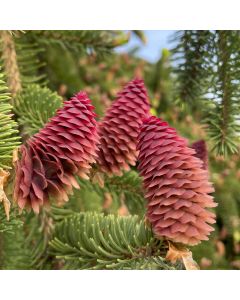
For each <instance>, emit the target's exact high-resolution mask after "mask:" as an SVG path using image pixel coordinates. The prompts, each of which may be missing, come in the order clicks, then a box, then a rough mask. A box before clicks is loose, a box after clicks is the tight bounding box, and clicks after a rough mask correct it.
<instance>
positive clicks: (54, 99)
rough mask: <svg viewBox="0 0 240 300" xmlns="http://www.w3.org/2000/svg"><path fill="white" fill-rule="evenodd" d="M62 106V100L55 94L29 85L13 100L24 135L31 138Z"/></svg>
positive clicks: (45, 88) (35, 85)
mask: <svg viewBox="0 0 240 300" xmlns="http://www.w3.org/2000/svg"><path fill="white" fill-rule="evenodd" d="M62 104H63V103H62V99H61V97H60V96H59V95H58V94H57V93H56V92H52V91H51V90H50V89H48V88H47V87H41V86H39V85H37V84H30V85H28V86H27V87H26V88H25V89H24V90H23V91H22V92H21V93H20V94H19V95H18V96H17V97H16V99H14V111H15V113H16V114H17V115H18V123H19V125H21V126H23V130H24V133H25V134H27V135H28V136H31V135H33V134H35V133H37V132H38V131H39V130H40V129H41V128H42V127H44V125H45V124H46V123H47V122H48V121H49V120H50V118H51V117H53V116H54V115H55V113H56V110H57V109H58V108H60V107H61V106H62Z"/></svg>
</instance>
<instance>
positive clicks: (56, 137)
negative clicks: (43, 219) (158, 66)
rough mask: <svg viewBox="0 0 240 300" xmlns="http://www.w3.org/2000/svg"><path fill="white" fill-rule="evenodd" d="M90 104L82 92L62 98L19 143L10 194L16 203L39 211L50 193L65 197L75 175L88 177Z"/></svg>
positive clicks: (93, 140)
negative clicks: (37, 128) (61, 103)
mask: <svg viewBox="0 0 240 300" xmlns="http://www.w3.org/2000/svg"><path fill="white" fill-rule="evenodd" d="M93 109H94V107H93V106H92V105H91V101H90V100H89V98H88V96H87V94H86V93H84V92H79V93H78V94H76V95H75V96H74V97H73V98H71V99H70V100H68V101H65V102H64V106H63V108H61V109H59V110H58V111H57V113H56V115H55V117H53V118H52V119H51V120H50V122H49V123H47V124H46V125H45V127H44V128H43V129H41V130H40V131H39V132H38V133H37V134H35V135H34V136H33V137H32V138H30V139H29V140H28V141H27V143H26V144H25V145H23V146H22V147H21V159H20V160H19V161H18V162H17V166H16V179H15V188H14V198H15V200H16V201H17V203H18V205H19V207H20V208H21V209H23V208H24V207H32V208H33V210H34V211H35V212H37V213H38V212H39V208H40V206H42V205H44V204H47V203H48V202H49V199H50V197H52V198H53V200H54V199H55V200H56V201H58V202H59V203H61V202H62V201H67V200H68V196H67V194H68V193H71V191H72V187H73V186H74V187H76V188H78V187H79V186H78V183H77V181H76V180H75V177H74V176H75V175H78V176H80V177H82V178H86V179H87V178H88V176H87V174H88V172H89V169H90V168H91V166H90V164H91V163H93V162H95V158H96V150H97V143H98V134H97V128H96V120H95V116H96V115H95V113H94V112H93Z"/></svg>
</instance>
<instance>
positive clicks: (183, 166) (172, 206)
mask: <svg viewBox="0 0 240 300" xmlns="http://www.w3.org/2000/svg"><path fill="white" fill-rule="evenodd" d="M138 140H139V142H138V150H139V151H140V152H139V156H138V161H139V165H138V169H139V171H140V175H141V176H143V179H144V189H145V198H146V199H147V219H148V220H149V222H150V223H151V225H152V228H153V231H154V233H155V234H156V235H157V236H158V237H165V238H167V239H169V240H172V241H174V242H178V243H183V244H187V245H196V244H198V243H200V241H202V240H208V235H209V234H210V232H211V231H213V230H214V229H213V228H212V227H211V226H210V225H209V224H213V223H215V215H214V213H212V212H210V211H208V210H207V209H206V208H210V207H215V206H216V204H215V203H214V201H213V197H212V196H210V195H209V193H212V192H213V191H214V189H213V187H212V184H211V183H210V182H208V172H207V171H206V170H204V169H203V168H202V161H201V160H200V159H199V158H197V157H196V156H195V150H193V149H191V148H189V147H187V140H185V139H183V138H182V137H180V136H178V134H177V133H176V131H175V129H173V128H171V127H169V125H168V123H166V122H163V121H162V120H161V119H158V118H156V117H153V116H152V117H149V118H147V119H146V120H144V123H143V125H142V126H141V132H140V134H139V138H138Z"/></svg>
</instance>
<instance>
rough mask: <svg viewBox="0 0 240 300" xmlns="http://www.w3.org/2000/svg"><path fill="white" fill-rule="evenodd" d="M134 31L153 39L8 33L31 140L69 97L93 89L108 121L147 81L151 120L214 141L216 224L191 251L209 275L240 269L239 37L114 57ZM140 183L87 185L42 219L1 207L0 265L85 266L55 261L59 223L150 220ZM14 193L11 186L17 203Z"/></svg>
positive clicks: (186, 41)
mask: <svg viewBox="0 0 240 300" xmlns="http://www.w3.org/2000/svg"><path fill="white" fill-rule="evenodd" d="M130 34H136V35H138V37H139V38H140V39H142V42H144V33H143V32H139V31H135V32H133V31H132V32H128V33H125V32H114V33H111V32H104V31H103V32H100V31H88V32H86V31H39V32H38V31H35V32H31V31H30V32H12V33H8V32H7V33H6V32H5V33H4V32H1V34H0V37H1V39H2V47H1V51H2V52H1V53H2V55H1V57H2V59H1V61H0V63H1V66H2V70H3V73H4V74H5V76H4V79H5V81H6V82H7V85H8V88H9V90H10V92H11V93H12V95H13V97H12V99H13V100H12V105H13V109H14V112H15V114H16V120H17V122H18V124H19V126H20V127H19V129H20V132H21V136H22V141H24V140H26V139H27V138H28V137H29V136H31V135H32V134H34V133H35V132H37V131H38V130H39V128H41V127H43V125H44V124H45V123H46V122H47V120H48V118H49V117H51V116H52V115H53V113H54V111H55V109H56V108H58V107H60V106H61V103H62V99H67V98H69V97H71V96H72V95H73V94H75V93H76V92H78V91H79V90H81V89H84V90H85V91H86V92H87V93H88V95H89V97H90V99H92V101H93V103H94V105H95V107H96V112H97V114H98V117H99V118H101V116H103V114H104V112H105V111H106V109H107V108H108V107H109V106H110V105H111V103H112V101H113V100H114V98H115V97H116V94H117V92H118V91H119V90H120V89H121V88H122V86H123V85H124V84H125V83H127V82H128V81H129V80H131V79H132V78H134V77H141V78H143V79H144V81H145V84H146V87H147V89H148V93H149V96H150V101H151V106H152V109H151V112H152V114H154V115H156V116H159V117H161V118H162V119H164V120H166V121H168V122H169V123H170V125H171V126H173V127H175V128H176V129H177V131H178V132H179V134H181V135H182V136H184V137H187V138H188V139H189V141H190V142H194V141H196V140H200V139H203V140H206V141H207V145H208V149H209V168H210V174H211V180H212V181H213V182H214V186H215V189H216V192H215V194H214V197H215V201H216V202H217V203H218V207H217V208H216V209H215V211H216V214H217V223H216V225H215V231H214V232H213V233H212V235H211V238H210V240H209V241H207V242H202V244H200V245H199V246H196V247H193V248H192V249H191V250H192V252H193V257H194V259H195V260H196V261H197V262H198V264H199V265H200V267H201V268H202V269H240V222H239V220H240V219H239V213H240V185H239V180H240V173H239V165H240V161H239V153H238V148H239V143H238V141H239V140H238V138H239V137H238V126H239V125H238V121H237V118H238V113H239V111H240V110H238V109H239V97H238V95H239V80H238V79H237V78H238V75H239V65H240V59H239V57H238V56H239V54H238V52H239V50H238V49H239V46H240V42H239V37H238V35H239V33H238V32H223V31H220V32H214V31H213V32H212V31H209V32H208V31H206V32H204V31H202V32H198V31H187V32H180V33H177V35H176V36H173V37H172V38H173V39H174V40H175V41H177V45H178V46H177V47H176V48H175V49H164V50H163V51H162V53H161V57H160V59H159V61H158V62H156V63H154V64H152V63H149V62H147V61H145V60H143V59H140V58H137V57H136V56H135V53H134V51H133V52H132V53H124V54H119V53H116V52H114V48H115V46H117V45H121V44H124V43H126V42H127V41H128V39H129V35H130ZM6 39H9V40H7V41H6ZM11 43H12V47H13V46H14V50H13V48H11ZM6 45H7V46H6ZM14 52H15V57H14ZM9 58H10V59H9ZM14 64H15V69H14ZM49 103H51V105H50V106H49ZM48 106H49V107H48ZM39 115H40V116H41V117H39ZM235 115H236V120H235V118H234V116H235ZM224 139H225V140H224ZM140 183H141V180H140V178H139V177H138V175H137V173H136V172H135V169H134V168H133V170H132V171H131V172H129V173H126V174H125V175H124V176H123V177H121V178H117V177H116V178H115V177H113V178H110V179H108V180H106V182H105V187H104V188H102V187H101V186H99V185H98V184H97V183H92V182H85V181H83V182H82V183H81V184H82V189H81V190H80V191H78V190H76V191H75V192H74V195H73V196H71V201H70V202H69V203H67V204H66V205H65V206H64V207H61V208H59V207H55V206H54V207H52V209H51V210H50V211H48V210H43V211H42V212H41V213H40V215H39V216H35V215H34V214H33V213H27V212H23V214H22V215H21V216H18V211H17V209H16V208H12V210H11V216H10V223H9V222H7V221H6V220H5V215H4V211H3V208H2V207H1V208H0V210H1V212H0V217H1V223H0V232H2V233H0V254H1V255H0V259H1V261H0V265H1V268H3V269H15V268H16V269H21V268H39V269H42V268H43V269H53V268H57V269H59V268H63V267H66V266H67V267H68V268H77V266H76V264H75V263H73V264H71V259H69V257H68V260H67V263H66V262H65V263H64V262H63V261H64V255H63V254H62V256H61V255H59V253H57V255H56V253H55V251H56V248H57V246H56V241H55V242H54V241H52V242H51V243H50V246H49V241H50V240H52V238H53V235H54V237H55V236H58V235H61V232H62V231H61V230H64V228H60V227H58V229H57V230H58V231H55V232H54V228H55V224H57V223H59V222H61V221H62V220H63V219H65V218H66V217H67V216H68V215H71V214H72V213H73V212H79V211H91V212H103V213H105V214H109V213H113V214H115V215H128V214H138V215H140V216H142V215H143V214H144V199H143V195H142V190H141V186H140ZM11 189H12V187H11V184H9V185H8V192H9V197H11V195H10V194H11ZM92 216H94V215H90V217H89V218H91V217H92ZM76 219H77V217H76V218H75V219H74V222H78V220H76ZM79 222H80V221H79ZM99 222H100V223H101V220H100V221H99ZM109 222H111V220H109ZM132 222H133V221H132ZM9 224H11V225H9ZM76 224H77V223H76ZM62 226H63V225H62ZM6 228H7V230H6ZM54 243H55V244H54ZM129 243H130V244H131V241H129ZM54 246H55V248H54ZM66 253H67V252H66ZM66 255H67V254H66ZM56 256H58V257H57V258H59V257H60V258H61V259H56ZM62 259H63V260H62ZM154 263H156V262H154ZM162 263H163V262H162ZM115 267H116V266H115V265H112V268H115ZM163 268H167V267H166V266H164V267H163Z"/></svg>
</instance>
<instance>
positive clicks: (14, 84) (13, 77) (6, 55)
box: [0, 30, 22, 97]
mask: <svg viewBox="0 0 240 300" xmlns="http://www.w3.org/2000/svg"><path fill="white" fill-rule="evenodd" d="M0 44H1V54H2V55H1V56H2V61H3V65H4V69H5V73H6V75H7V85H8V88H9V90H10V92H11V94H12V96H13V97H15V96H16V95H17V93H18V92H20V91H21V89H22V83H21V76H20V71H19V67H18V63H17V54H16V47H15V42H14V39H13V36H12V34H11V32H9V31H6V30H3V31H0Z"/></svg>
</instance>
